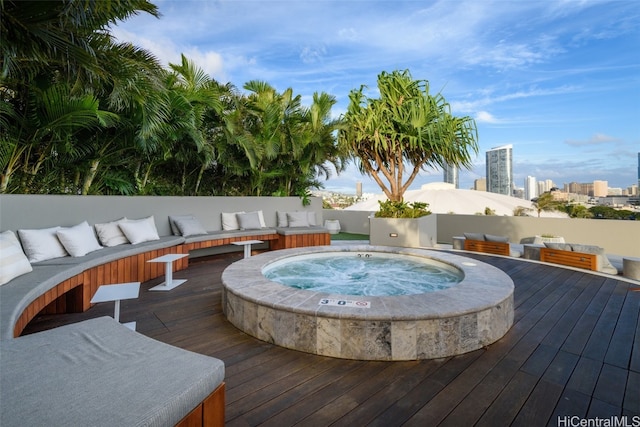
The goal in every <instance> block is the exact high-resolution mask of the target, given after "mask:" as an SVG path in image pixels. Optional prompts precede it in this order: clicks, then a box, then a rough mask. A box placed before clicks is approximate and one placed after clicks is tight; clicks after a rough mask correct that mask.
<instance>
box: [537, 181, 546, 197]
mask: <svg viewBox="0 0 640 427" xmlns="http://www.w3.org/2000/svg"><path fill="white" fill-rule="evenodd" d="M537 186H538V196H539V195H541V194H542V193H544V192H545V191H546V190H545V188H544V181H538V183H537Z"/></svg>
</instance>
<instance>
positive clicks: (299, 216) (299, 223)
mask: <svg viewBox="0 0 640 427" xmlns="http://www.w3.org/2000/svg"><path fill="white" fill-rule="evenodd" d="M287 221H288V222H289V227H308V226H309V217H308V215H307V213H306V212H287Z"/></svg>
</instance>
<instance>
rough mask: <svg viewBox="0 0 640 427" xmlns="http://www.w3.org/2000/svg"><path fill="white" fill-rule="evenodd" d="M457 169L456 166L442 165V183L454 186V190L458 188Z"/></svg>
mask: <svg viewBox="0 0 640 427" xmlns="http://www.w3.org/2000/svg"><path fill="white" fill-rule="evenodd" d="M458 170H459V169H458V168H457V167H456V166H451V165H448V164H447V165H444V168H443V174H444V176H443V178H442V180H443V181H444V182H447V183H449V184H453V185H455V186H456V188H460V176H459V174H458Z"/></svg>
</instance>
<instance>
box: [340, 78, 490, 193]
mask: <svg viewBox="0 0 640 427" xmlns="http://www.w3.org/2000/svg"><path fill="white" fill-rule="evenodd" d="M365 89H366V88H365V87H364V86H363V87H361V88H360V89H359V90H353V91H351V93H350V95H349V98H350V103H349V107H348V110H347V113H346V114H345V117H344V119H345V127H344V128H343V129H341V130H340V132H339V135H338V143H339V144H340V145H341V146H342V147H343V149H344V150H345V151H347V152H349V153H350V154H351V156H352V158H353V159H354V160H355V161H356V162H357V163H358V165H359V167H360V171H361V172H362V173H364V174H366V175H368V176H370V177H372V178H373V179H374V180H375V181H376V183H377V184H378V185H379V186H380V188H381V189H382V191H383V192H384V193H385V195H386V196H387V198H388V199H389V200H392V201H396V202H397V201H401V200H402V198H403V195H404V193H405V191H406V190H407V189H408V188H409V186H410V185H411V183H412V182H413V181H414V179H415V178H416V176H417V175H418V173H419V172H420V170H423V169H426V168H429V167H441V168H442V167H444V166H445V165H450V166H457V167H466V168H469V167H471V161H472V158H471V153H477V152H478V145H477V142H476V140H477V130H476V127H475V122H474V121H473V119H471V118H469V117H455V116H453V115H451V113H450V109H449V104H448V103H447V102H446V100H445V99H444V97H443V96H442V95H441V94H437V95H430V94H429V84H428V82H427V81H426V80H413V78H412V77H411V74H410V73H409V71H408V70H405V71H402V72H400V71H394V72H391V73H387V72H383V73H381V74H380V75H378V90H379V93H380V98H369V97H367V96H366V95H365Z"/></svg>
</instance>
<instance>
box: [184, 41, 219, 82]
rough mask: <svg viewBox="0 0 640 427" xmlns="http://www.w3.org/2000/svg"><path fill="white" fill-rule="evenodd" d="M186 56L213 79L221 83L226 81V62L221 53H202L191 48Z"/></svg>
mask: <svg viewBox="0 0 640 427" xmlns="http://www.w3.org/2000/svg"><path fill="white" fill-rule="evenodd" d="M184 54H185V56H186V57H187V58H189V59H190V60H192V61H193V62H194V63H195V64H197V66H198V67H200V68H202V69H203V70H204V71H205V72H206V73H207V74H209V75H210V76H211V77H213V78H215V79H216V80H218V81H221V82H224V81H226V79H227V78H226V75H225V72H224V61H223V59H222V55H220V54H219V53H217V52H212V51H209V52H201V51H200V50H199V49H198V48H191V49H189V50H187V51H186V52H184Z"/></svg>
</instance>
